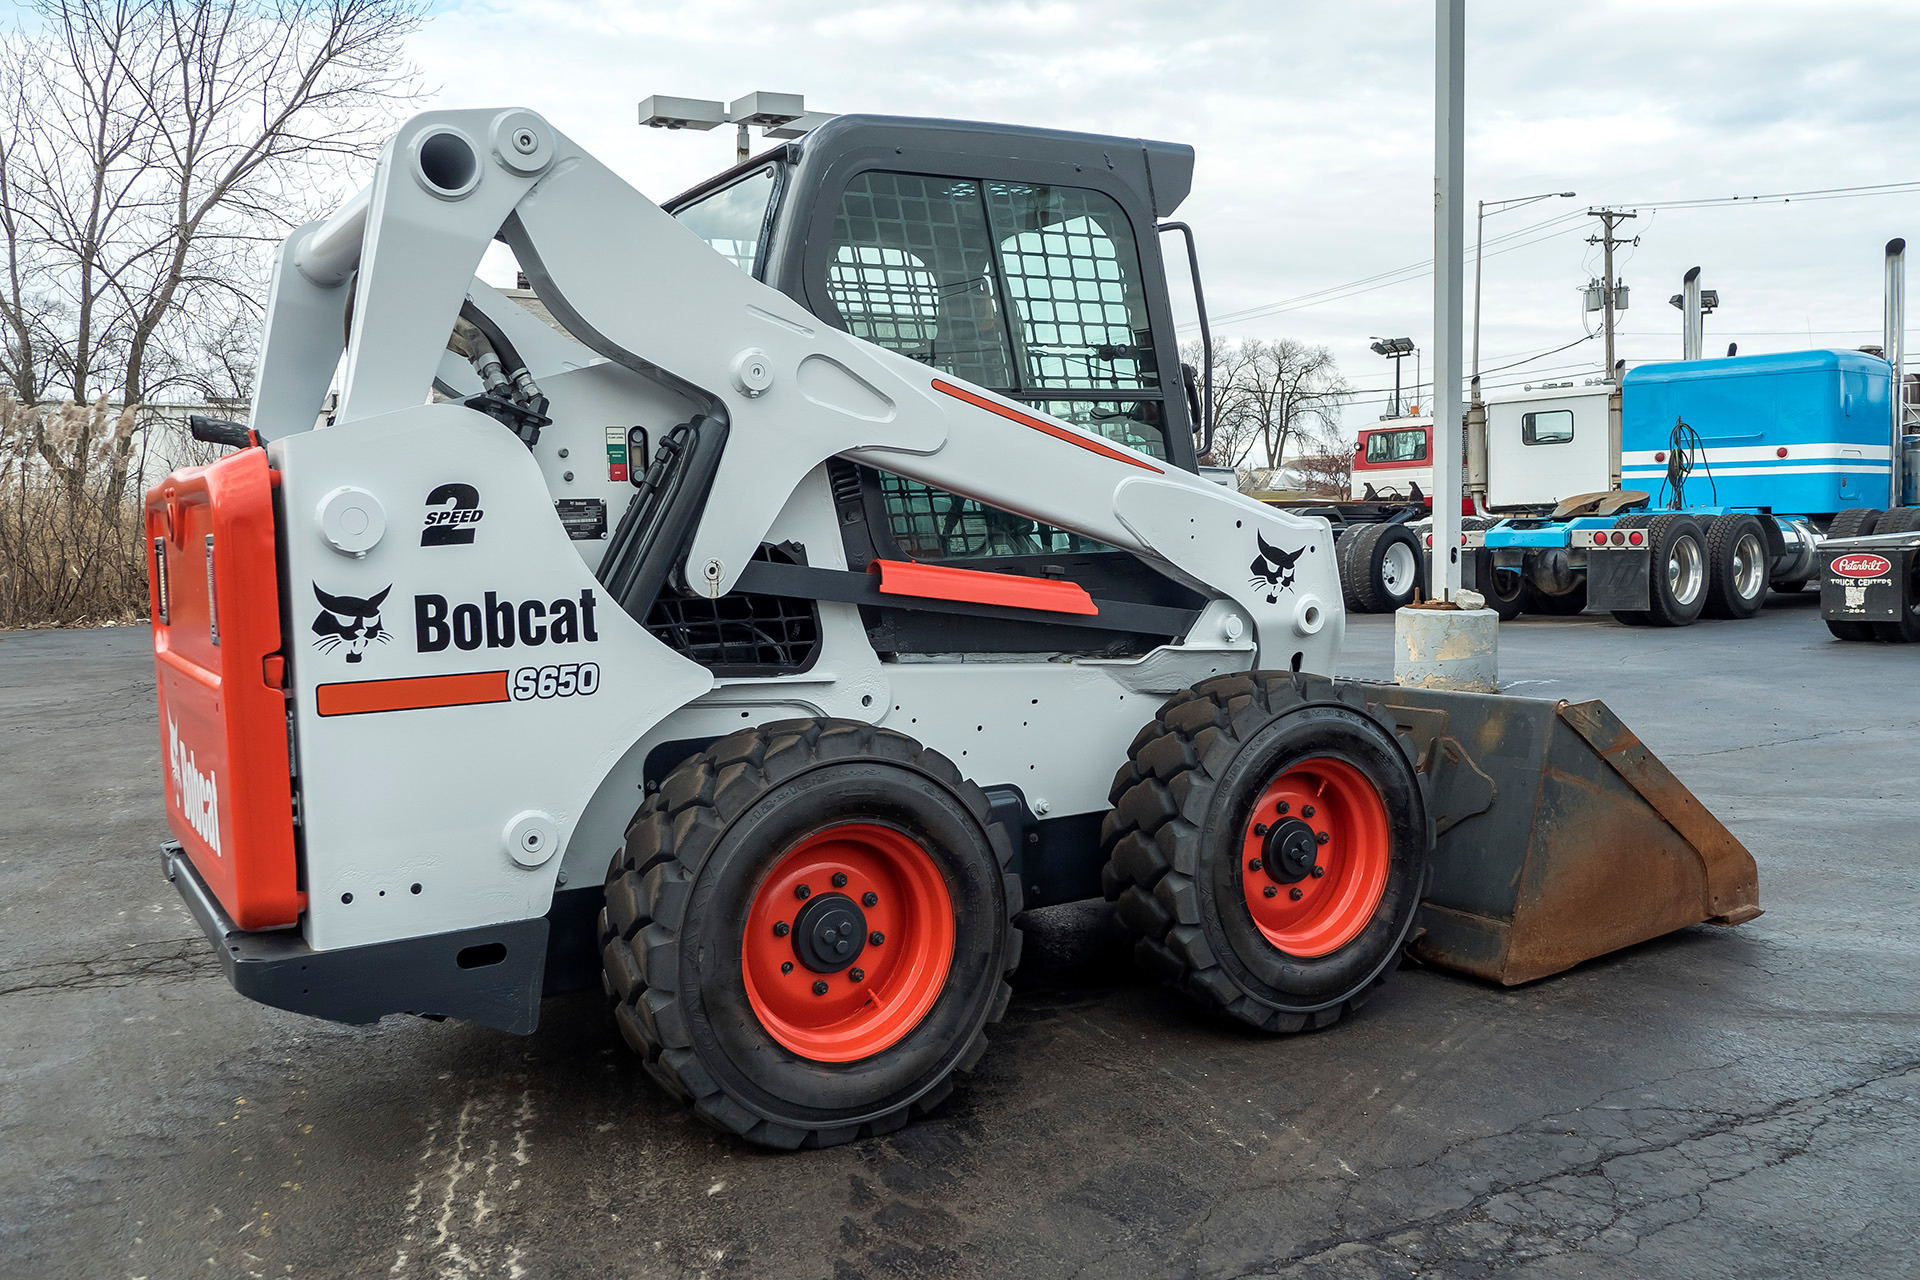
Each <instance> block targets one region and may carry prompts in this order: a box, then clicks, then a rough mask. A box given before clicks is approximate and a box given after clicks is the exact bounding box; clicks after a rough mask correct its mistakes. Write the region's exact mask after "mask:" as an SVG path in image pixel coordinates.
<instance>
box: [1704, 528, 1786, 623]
mask: <svg viewBox="0 0 1920 1280" xmlns="http://www.w3.org/2000/svg"><path fill="white" fill-rule="evenodd" d="M1749 534H1751V535H1752V536H1753V537H1754V538H1755V539H1756V540H1757V542H1758V544H1759V553H1760V555H1761V557H1762V558H1763V559H1764V558H1770V556H1771V553H1770V552H1769V551H1768V549H1767V531H1766V528H1765V527H1764V526H1762V525H1761V523H1760V518H1759V517H1758V516H1749V515H1724V516H1719V517H1717V518H1715V519H1714V520H1713V522H1712V523H1711V524H1709V525H1708V526H1707V603H1706V607H1705V608H1704V609H1703V610H1701V612H1702V614H1703V615H1704V616H1705V617H1709V618H1731V619H1740V618H1751V617H1753V616H1754V615H1755V614H1756V613H1759V612H1760V606H1762V605H1764V604H1765V603H1766V602H1767V591H1768V584H1767V579H1766V575H1765V572H1764V571H1763V572H1762V574H1761V576H1760V588H1759V590H1758V591H1757V592H1756V593H1755V594H1754V595H1752V596H1742V595H1741V594H1740V588H1739V585H1738V584H1737V583H1736V582H1735V580H1734V572H1735V566H1734V555H1735V553H1736V551H1737V550H1738V548H1739V545H1740V540H1741V539H1742V538H1743V537H1745V536H1747V535H1749Z"/></svg>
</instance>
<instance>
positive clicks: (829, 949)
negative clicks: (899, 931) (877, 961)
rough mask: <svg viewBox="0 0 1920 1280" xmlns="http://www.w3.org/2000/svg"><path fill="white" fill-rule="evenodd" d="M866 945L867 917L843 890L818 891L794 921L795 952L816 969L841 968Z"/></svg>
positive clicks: (828, 971)
mask: <svg viewBox="0 0 1920 1280" xmlns="http://www.w3.org/2000/svg"><path fill="white" fill-rule="evenodd" d="M866 945H867V917H866V915H865V913H863V912H862V911H861V910H860V908H859V906H858V905H857V904H856V903H855V902H854V900H853V899H852V898H849V897H848V896H847V895H846V894H844V893H823V894H821V895H820V896H819V897H817V898H815V899H813V900H812V901H811V902H809V903H807V905H806V906H804V907H802V908H800V914H799V916H798V917H797V918H795V920H794V922H793V952H794V955H796V956H797V957H798V958H799V960H800V963H801V964H803V965H805V966H807V968H809V969H811V970H813V971H814V972H815V973H838V972H840V971H841V970H842V969H845V968H846V967H848V966H849V965H851V964H852V963H853V962H854V961H855V960H858V959H859V958H860V952H861V951H863V950H864V949H865V948H866Z"/></svg>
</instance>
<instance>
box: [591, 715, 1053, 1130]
mask: <svg viewBox="0 0 1920 1280" xmlns="http://www.w3.org/2000/svg"><path fill="white" fill-rule="evenodd" d="M1012 848H1013V847H1012V844H1011V843H1010V842H1009V840H1008V838H1007V835H1006V832H1005V831H1004V830H1003V829H1002V828H1001V827H1000V826H999V825H998V824H995V823H993V822H992V821H991V820H990V818H989V814H988V808H987V801H986V797H985V796H984V795H983V794H982V793H981V791H980V789H979V788H978V787H977V786H975V785H974V784H972V783H971V782H968V781H966V780H965V779H964V778H962V777H961V776H960V772H959V770H957V769H955V768H954V766H953V764H952V763H951V762H950V761H948V760H947V759H946V758H945V757H944V756H942V755H940V754H939V753H938V752H935V751H932V750H929V749H927V748H926V747H923V746H921V745H920V744H919V743H917V742H914V741H913V740H912V739H910V738H908V737H906V736H904V735H902V734H899V733H894V732H892V731H890V730H885V729H877V728H875V727H873V726H872V725H866V724H860V723H857V722H852V721H844V720H824V719H822V720H787V721H781V722H778V723H774V724H769V725H765V726H762V727H760V728H756V729H744V730H741V731H740V732H739V733H735V734H733V735H731V736H729V737H726V738H723V739H721V740H720V741H719V742H716V743H715V744H714V745H713V746H711V747H709V748H708V749H707V750H706V751H703V752H701V753H700V754H698V755H696V756H693V757H692V758H690V759H689V760H687V761H686V762H685V763H683V764H681V765H680V766H679V767H678V768H676V769H675V770H674V771H673V772H672V773H670V774H668V775H667V777H666V779H665V780H664V781H663V782H662V784H661V787H660V790H659V791H658V792H656V793H655V794H654V795H652V796H650V797H648V799H647V802H646V804H644V805H643V806H642V807H641V809H640V812H639V814H638V815H637V816H636V817H635V819H634V822H633V825H632V826H631V827H629V828H628V830H627V838H626V843H625V847H624V848H623V849H622V851H621V852H620V854H619V855H617V856H616V857H615V859H614V862H613V865H612V867H611V868H610V870H609V872H608V877H607V905H606V909H605V911H604V912H603V913H602V915H601V918H600V936H601V948H602V949H601V956H602V961H603V964H604V980H605V985H606V988H607V992H608V994H609V995H610V996H611V997H612V998H613V1000H614V1001H615V1008H614V1013H615V1020H616V1021H617V1023H618V1024H619V1027H620V1032H621V1034H622V1036H623V1037H624V1038H625V1039H626V1041H627V1043H628V1044H629V1045H630V1046H631V1047H632V1048H633V1049H634V1051H635V1052H637V1053H638V1054H639V1055H640V1056H641V1058H642V1059H643V1060H644V1061H645V1062H646V1065H647V1070H648V1072H649V1074H651V1075H652V1076H653V1077H654V1079H655V1080H656V1081H658V1082H659V1083H660V1084H661V1085H663V1086H664V1087H665V1088H666V1089H667V1090H668V1091H669V1092H671V1093H673V1094H674V1095H675V1096H677V1097H679V1098H681V1099H683V1100H685V1101H688V1102H690V1103H692V1104H693V1108H694V1110H695V1112H696V1113H697V1114H698V1115H699V1116H700V1117H701V1118H702V1119H703V1120H705V1121H707V1122H708V1123H709V1124H712V1125H714V1126H715V1127H717V1128H720V1129H724V1130H726V1131H727V1132H730V1133H734V1134H737V1135H739V1136H741V1137H744V1138H746V1139H747V1140H748V1141H750V1142H756V1143H760V1144H762V1145H765V1146H771V1147H783V1148H791V1147H802V1146H805V1147H826V1146H833V1145H835V1144H837V1143H842V1142H849V1141H852V1140H853V1139H855V1138H859V1137H864V1136H871V1135H874V1134H881V1133H888V1132H891V1131H892V1130H894V1129H898V1128H899V1127H900V1126H901V1125H903V1124H905V1123H906V1122H907V1120H908V1118H909V1116H910V1115H911V1114H915V1113H919V1112H924V1111H925V1110H927V1109H928V1108H931V1107H932V1106H934V1105H936V1104H937V1103H938V1102H939V1101H940V1100H941V1099H943V1098H945V1097H946V1095H947V1094H948V1093H949V1092H951V1091H952V1088H953V1076H954V1074H955V1073H956V1072H962V1073H964V1072H966V1071H969V1070H971V1069H972V1067H973V1065H974V1064H975V1063H976V1062H977V1061H978V1060H979V1058H980V1054H981V1052H982V1051H983V1050H984V1049H985V1047H986V1036H985V1033H984V1030H985V1027H986V1025H987V1024H988V1023H990V1022H996V1021H998V1020H999V1018H1000V1016H1001V1014H1002V1013H1003V1012H1005V1010H1006V1007H1007V1001H1008V999H1009V997H1010V995H1011V993H1012V989H1011V987H1010V986H1009V985H1008V983H1007V978H1008V976H1009V975H1010V974H1011V973H1012V971H1013V969H1014V966H1015V965H1016V964H1017V963H1018V962H1019V956H1020V934H1019V932H1018V931H1017V930H1016V929H1014V927H1013V924H1012V920H1013V916H1014V914H1015V913H1016V912H1017V911H1018V910H1019V909H1020V884H1019V881H1018V879H1017V877H1015V876H1013V875H1011V874H1009V872H1008V867H1009V864H1010V863H1011V860H1012Z"/></svg>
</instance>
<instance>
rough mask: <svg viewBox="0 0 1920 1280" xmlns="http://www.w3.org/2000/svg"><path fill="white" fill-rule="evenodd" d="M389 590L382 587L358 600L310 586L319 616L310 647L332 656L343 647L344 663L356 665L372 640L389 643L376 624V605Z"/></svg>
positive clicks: (389, 587)
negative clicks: (317, 605)
mask: <svg viewBox="0 0 1920 1280" xmlns="http://www.w3.org/2000/svg"><path fill="white" fill-rule="evenodd" d="M391 590H393V587H392V586H391V585H389V586H385V587H382V588H381V589H380V590H379V592H377V593H376V594H374V595H371V596H369V597H367V598H366V599H364V600H362V599H361V598H360V597H359V596H335V595H329V594H327V593H326V592H324V591H322V590H321V589H320V584H319V583H317V582H316V583H314V584H313V594H314V598H315V599H317V600H319V601H320V616H319V617H317V618H315V619H314V620H313V634H314V641H313V647H314V648H316V649H318V650H319V651H320V652H322V653H332V652H333V651H334V650H335V649H338V648H339V647H340V646H341V645H343V644H344V645H346V646H347V661H348V662H358V661H360V656H361V655H362V654H364V653H365V652H366V651H367V645H368V644H369V643H371V642H372V641H375V640H378V641H379V642H380V643H381V644H388V643H390V642H391V641H392V640H393V637H392V635H390V634H389V633H388V631H387V629H386V627H385V626H383V625H381V622H380V602H381V601H382V600H385V599H386V598H387V592H389V591H391Z"/></svg>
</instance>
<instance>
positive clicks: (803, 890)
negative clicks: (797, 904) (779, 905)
mask: <svg viewBox="0 0 1920 1280" xmlns="http://www.w3.org/2000/svg"><path fill="white" fill-rule="evenodd" d="M793 896H794V897H796V898H798V899H800V901H802V902H805V901H806V900H807V899H808V898H811V897H812V896H813V890H812V889H809V888H808V887H807V886H806V885H804V884H803V885H801V886H800V887H799V888H797V889H795V890H794V891H793Z"/></svg>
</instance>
